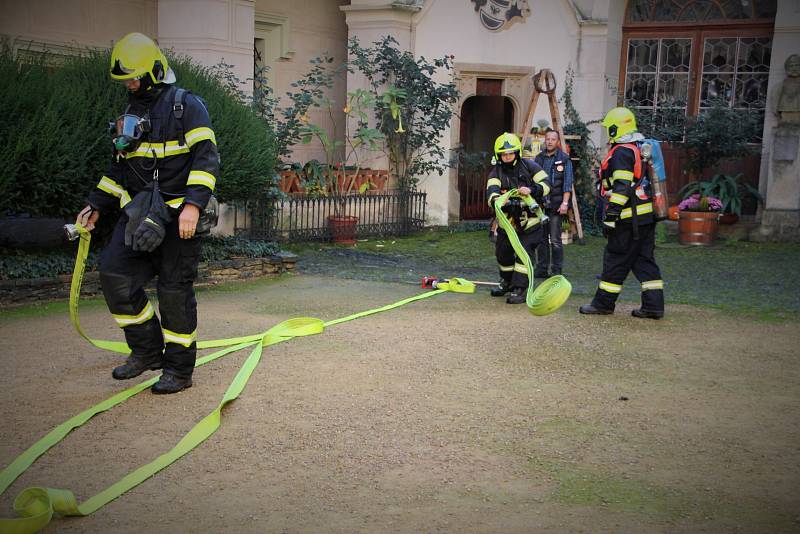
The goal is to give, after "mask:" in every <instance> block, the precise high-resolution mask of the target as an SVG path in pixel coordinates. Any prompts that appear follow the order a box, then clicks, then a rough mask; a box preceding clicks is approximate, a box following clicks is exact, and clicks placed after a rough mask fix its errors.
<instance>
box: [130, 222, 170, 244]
mask: <svg viewBox="0 0 800 534" xmlns="http://www.w3.org/2000/svg"><path fill="white" fill-rule="evenodd" d="M166 234H167V229H166V224H165V223H164V222H163V221H161V220H160V219H159V218H158V217H151V216H150V215H148V216H147V217H145V218H144V220H143V221H142V222H141V224H139V227H138V228H137V229H136V232H135V233H134V234H133V247H132V248H133V250H135V251H137V252H153V251H154V250H155V249H156V248H158V246H159V245H160V244H161V242H162V241H164V236H165V235H166Z"/></svg>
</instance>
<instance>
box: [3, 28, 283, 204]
mask: <svg viewBox="0 0 800 534" xmlns="http://www.w3.org/2000/svg"><path fill="white" fill-rule="evenodd" d="M108 63H109V51H91V50H86V51H85V53H84V54H83V55H80V56H74V57H69V58H66V59H65V60H64V61H63V63H62V64H60V65H58V66H52V65H49V64H48V63H47V62H46V56H40V58H39V59H38V60H36V59H34V60H27V59H26V60H25V61H21V60H20V59H19V58H16V57H14V55H13V53H12V50H11V48H10V47H9V45H8V43H7V42H3V43H2V44H1V45H0V109H2V110H3V113H2V114H0V139H3V143H2V144H0V165H1V167H0V168H2V169H3V172H2V173H0V213H2V212H5V213H27V214H30V215H34V216H50V217H53V216H64V217H72V216H74V215H75V213H77V212H78V211H79V210H80V208H81V207H83V205H84V202H85V198H86V195H87V194H88V193H89V191H90V190H91V189H92V188H93V187H94V186H95V185H96V184H97V181H98V180H99V178H100V176H101V175H102V173H103V172H104V171H105V169H106V167H107V165H108V163H109V160H110V158H111V142H110V136H109V134H108V130H107V124H108V122H109V121H110V120H111V119H113V118H114V117H115V116H117V115H119V114H120V113H121V112H122V111H123V110H124V108H125V102H126V94H125V89H124V87H123V86H122V85H120V84H115V83H112V82H111V81H110V79H109V77H108ZM170 64H171V66H173V68H174V70H175V72H176V75H177V77H178V85H179V86H181V87H184V88H186V89H189V90H192V91H193V92H195V93H197V94H198V95H200V96H202V97H203V99H204V100H205V101H206V103H207V104H208V108H209V112H210V114H211V119H212V122H213V126H214V130H215V133H216V136H217V142H218V143H219V148H220V154H221V158H222V162H223V167H222V171H221V175H220V176H219V177H218V181H217V196H218V197H219V198H220V200H223V201H225V200H238V199H245V198H253V197H254V196H255V195H261V194H270V193H272V192H273V191H275V187H274V185H275V181H274V172H273V169H274V166H275V146H274V136H273V134H272V131H271V129H270V128H269V126H268V124H267V123H266V122H265V121H264V120H263V119H260V118H258V117H257V115H256V114H255V113H254V112H253V111H252V109H251V108H250V107H249V106H248V105H246V104H245V103H243V101H242V99H241V94H240V93H238V92H237V91H235V90H233V89H232V85H231V83H229V81H230V79H229V78H227V79H226V78H225V77H224V76H223V77H221V76H220V73H223V74H224V72H225V71H226V68H227V66H226V65H222V66H221V67H220V68H217V69H216V70H215V69H208V68H205V67H201V66H199V65H197V64H195V63H193V62H192V61H190V60H189V59H188V58H185V57H177V58H170Z"/></svg>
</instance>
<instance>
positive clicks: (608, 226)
mask: <svg viewBox="0 0 800 534" xmlns="http://www.w3.org/2000/svg"><path fill="white" fill-rule="evenodd" d="M618 219H619V214H618V213H614V212H608V213H606V218H605V219H603V236H605V237H608V236H609V234H611V232H613V231H614V230H616V228H617V220H618Z"/></svg>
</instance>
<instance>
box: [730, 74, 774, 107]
mask: <svg viewBox="0 0 800 534" xmlns="http://www.w3.org/2000/svg"><path fill="white" fill-rule="evenodd" d="M768 78H769V74H749V73H748V74H740V75H739V76H737V77H736V101H735V102H734V104H733V106H734V107H737V108H758V109H762V108H764V107H766V105H767V81H768Z"/></svg>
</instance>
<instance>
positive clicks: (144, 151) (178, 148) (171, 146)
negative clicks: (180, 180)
mask: <svg viewBox="0 0 800 534" xmlns="http://www.w3.org/2000/svg"><path fill="white" fill-rule="evenodd" d="M189 152H190V150H189V147H188V146H187V145H183V144H181V142H180V141H167V142H166V143H142V144H140V145H139V146H138V148H137V149H136V151H135V152H129V153H128V154H125V159H131V158H152V157H154V156H155V157H156V158H166V157H169V156H177V155H179V154H188V153H189Z"/></svg>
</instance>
